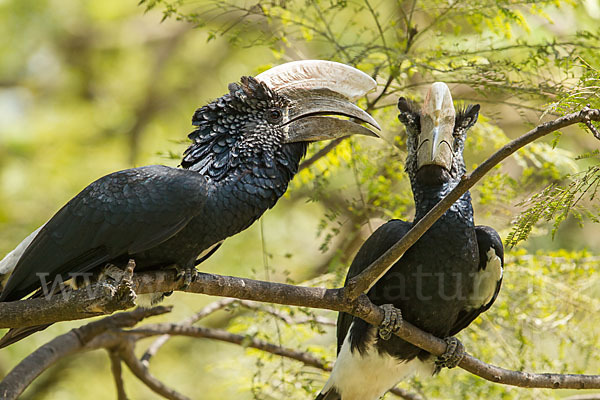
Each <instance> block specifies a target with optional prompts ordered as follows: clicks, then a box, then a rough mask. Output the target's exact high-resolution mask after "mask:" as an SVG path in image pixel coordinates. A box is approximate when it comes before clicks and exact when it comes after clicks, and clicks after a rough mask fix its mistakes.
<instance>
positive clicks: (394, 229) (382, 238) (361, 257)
mask: <svg viewBox="0 0 600 400" xmlns="http://www.w3.org/2000/svg"><path fill="white" fill-rule="evenodd" d="M411 227H412V224H411V223H409V222H405V221H401V220H399V219H393V220H391V221H389V222H387V223H385V224H383V225H382V226H380V227H379V229H377V230H376V231H375V232H373V234H372V235H371V236H369V238H368V239H367V240H366V241H365V243H364V244H363V245H362V247H361V248H360V250H358V253H357V254H356V257H354V260H353V261H352V264H351V265H350V269H349V270H348V275H346V282H345V283H344V284H346V283H347V282H348V280H349V279H352V278H353V277H355V276H356V275H358V274H360V273H361V272H362V271H363V270H364V269H366V268H367V267H368V266H369V265H370V264H371V263H372V262H373V261H375V260H376V259H378V258H379V257H380V256H381V255H382V254H383V253H385V252H386V251H387V250H388V249H389V248H390V247H392V246H393V245H394V244H396V243H397V242H398V241H399V240H400V239H402V237H404V235H406V233H407V232H408V231H409V230H410V228H411ZM353 320H354V316H352V315H350V314H346V313H343V312H341V313H339V315H338V322H337V351H338V353H339V352H340V349H341V348H342V344H343V343H344V339H345V338H346V335H347V334H348V329H350V325H351V324H352V321H353Z"/></svg>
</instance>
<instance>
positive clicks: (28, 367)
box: [0, 306, 171, 400]
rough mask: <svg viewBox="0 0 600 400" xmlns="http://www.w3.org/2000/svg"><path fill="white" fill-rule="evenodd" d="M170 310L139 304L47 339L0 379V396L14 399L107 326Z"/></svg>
mask: <svg viewBox="0 0 600 400" xmlns="http://www.w3.org/2000/svg"><path fill="white" fill-rule="evenodd" d="M169 311H171V307H163V306H160V307H155V308H151V309H144V308H138V309H136V310H134V311H132V312H128V313H120V314H115V315H112V316H110V317H106V318H103V319H101V320H100V321H94V322H90V323H89V324H87V325H84V326H82V327H79V328H76V329H72V330H70V331H69V332H67V333H65V334H64V335H60V336H58V337H56V338H54V339H52V340H51V341H50V342H48V343H46V344H45V345H43V346H42V347H40V348H39V349H37V350H36V351H34V352H33V353H31V354H30V355H28V356H27V357H26V358H25V359H24V360H23V361H21V362H20V363H19V364H18V365H17V366H16V367H15V368H13V369H12V371H10V372H9V373H8V375H6V377H4V379H3V380H2V381H1V382H0V397H1V398H2V399H5V400H11V399H16V398H18V397H19V395H20V394H21V393H22V392H23V390H25V388H27V386H29V385H30V384H31V382H32V381H33V380H34V379H35V378H37V377H38V376H39V375H40V374H41V373H42V372H43V371H45V370H46V369H48V368H49V367H50V366H51V365H52V364H54V363H56V362H57V361H59V360H60V359H62V358H64V357H67V356H69V355H71V354H74V353H77V352H80V351H84V350H92V348H87V349H84V348H85V346H86V345H87V344H88V343H89V342H90V341H92V339H94V338H95V337H96V336H98V335H100V334H102V333H104V332H106V331H107V330H109V329H116V328H122V327H132V326H135V325H136V324H137V323H138V322H140V321H141V320H142V319H144V318H148V317H151V316H154V315H160V314H164V313H167V312H169Z"/></svg>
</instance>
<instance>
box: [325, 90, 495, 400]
mask: <svg viewBox="0 0 600 400" xmlns="http://www.w3.org/2000/svg"><path fill="white" fill-rule="evenodd" d="M436 85H440V84H436ZM441 85H443V84H441ZM443 86H444V87H445V88H446V89H447V87H446V86H445V85H443ZM436 90H442V87H441V86H438V87H437V88H436ZM442 92H444V91H442ZM442 92H439V93H442ZM447 96H448V97H449V91H447ZM438 97H439V99H438V109H437V113H436V115H438V117H437V118H438V120H437V122H436V123H434V125H435V127H436V128H435V129H437V131H436V132H434V134H433V135H431V136H427V135H426V132H423V131H422V128H423V127H424V126H426V125H427V124H425V123H423V118H434V119H435V118H436V117H435V116H433V115H427V113H426V109H425V108H424V111H423V112H421V111H418V110H417V109H416V108H415V107H414V105H412V104H411V103H410V102H408V101H407V100H405V99H403V98H402V99H400V100H399V103H398V107H399V110H400V115H399V119H400V121H401V122H402V123H403V124H404V125H405V126H406V129H407V133H408V136H407V147H408V155H407V160H406V171H407V173H408V175H409V177H410V182H411V187H412V191H413V195H414V200H415V218H414V221H413V222H412V223H410V222H406V221H401V220H392V221H389V222H387V223H386V224H384V225H383V226H381V227H380V228H379V229H377V230H376V231H375V232H374V233H373V234H372V235H371V236H370V237H369V238H368V239H367V241H366V242H365V243H364V245H363V246H362V247H361V249H360V250H359V252H358V254H357V255H356V257H355V259H354V261H353V262H352V264H351V266H350V269H349V271H348V275H347V278H346V279H347V280H348V279H350V278H352V277H354V276H356V275H358V274H359V273H360V272H361V271H363V270H364V269H365V268H366V267H367V266H369V264H371V263H372V262H373V261H375V260H376V259H377V258H378V257H379V256H381V255H382V254H383V253H384V252H385V251H387V250H388V249H389V248H390V247H391V246H393V245H394V244H395V243H396V242H398V241H399V240H400V239H401V238H402V237H403V236H404V235H405V234H406V233H407V232H408V231H409V230H410V228H411V227H412V226H413V225H414V224H415V223H416V222H417V221H418V220H420V219H421V218H423V217H424V216H425V214H426V213H427V212H428V211H429V210H430V209H431V208H432V207H433V206H435V205H436V204H437V203H438V202H439V201H440V200H441V199H442V198H443V197H444V196H446V195H447V194H448V193H449V192H450V191H451V190H452V189H453V188H454V187H455V186H456V185H457V184H458V183H459V181H460V177H461V176H462V175H463V174H464V173H465V171H466V169H465V163H464V161H463V157H462V152H463V148H464V140H465V138H466V131H467V130H468V129H469V128H470V127H471V126H472V125H473V124H474V123H475V122H476V120H477V116H478V111H479V106H478V105H471V106H468V107H466V108H465V109H463V110H460V111H459V112H458V113H457V114H456V115H455V116H454V115H452V114H454V109H453V107H452V111H451V112H450V111H449V112H448V115H446V116H447V117H449V116H453V117H454V118H452V119H449V121H446V124H447V125H449V127H448V126H446V127H444V122H443V118H444V115H443V111H442V112H441V113H440V110H441V109H442V108H441V107H440V105H441V104H442V102H441V97H440V96H438ZM434 100H435V99H434ZM444 101H445V102H447V101H448V100H447V99H445V100H444ZM449 101H450V104H449V105H448V107H450V106H451V105H452V104H451V97H450V100H449ZM426 105H427V100H426ZM444 129H445V130H446V132H445V133H444ZM431 142H436V143H438V144H437V145H433V143H431ZM431 145H433V147H434V150H433V152H432V153H430V154H428V155H427V157H425V156H423V155H422V154H420V153H421V152H425V153H426V152H427V151H428V150H423V149H422V148H423V147H426V146H431ZM436 146H437V148H441V147H442V146H447V147H448V149H451V151H448V152H447V154H446V156H444V157H438V155H439V154H440V152H441V151H444V150H438V151H437V152H436V150H435V148H436ZM442 159H445V160H442ZM502 267H503V249H502V242H501V240H500V237H499V236H498V234H497V233H496V232H495V231H494V230H493V229H492V228H490V227H486V226H475V225H474V220H473V208H472V206H471V197H470V194H469V193H468V192H467V193H465V194H464V195H463V196H462V197H461V198H460V199H459V200H458V201H457V202H456V203H454V204H453V205H452V207H451V208H450V209H449V210H448V211H447V212H446V213H445V214H444V215H443V216H442V217H441V218H440V219H439V220H438V221H436V222H435V223H434V224H433V226H432V227H431V228H430V229H429V230H428V231H427V232H426V233H425V234H424V235H423V236H422V237H421V238H420V239H419V240H418V241H417V242H416V243H415V244H414V245H413V246H412V247H411V248H410V249H409V250H408V251H407V252H406V253H405V254H404V255H403V256H402V258H401V259H400V260H399V261H398V262H397V263H396V264H395V265H394V266H392V268H391V269H390V270H389V271H388V272H387V273H386V274H385V275H384V276H383V277H381V279H380V280H379V281H378V282H377V283H376V284H375V285H374V286H373V287H372V288H371V289H370V290H369V292H368V293H367V295H368V297H369V298H370V300H371V301H372V302H373V303H375V304H377V305H384V304H391V305H393V306H394V307H395V308H397V309H399V310H400V311H401V313H402V318H404V319H405V320H406V321H409V322H411V323H412V324H414V325H416V326H417V327H419V328H421V329H423V330H424V331H426V332H429V333H431V334H433V335H435V336H437V337H440V338H446V337H448V336H452V335H455V334H456V333H458V332H459V331H460V330H462V329H464V328H465V327H467V326H468V325H469V324H470V323H471V322H472V321H473V320H474V319H475V318H477V316H478V315H479V314H480V313H482V312H484V311H485V310H487V309H489V307H490V306H491V305H492V303H493V302H494V300H495V299H496V297H497V295H498V292H499V290H500V285H501V279H502ZM337 339H338V346H337V350H338V360H337V361H336V365H335V366H334V369H333V371H332V375H331V378H330V379H329V381H328V382H327V384H326V385H325V388H324V389H323V390H322V391H321V393H320V394H319V396H318V397H317V399H321V400H335V399H341V400H355V399H356V400H358V399H360V400H375V399H378V398H379V397H380V396H382V395H383V394H384V393H385V392H386V391H388V390H389V389H391V388H392V387H393V386H395V384H396V383H398V382H399V381H400V380H402V379H404V378H405V377H407V376H408V375H410V374H411V373H413V372H414V371H416V370H421V371H422V370H423V369H425V371H426V373H433V372H435V371H436V370H438V369H439V368H436V365H435V364H434V363H433V360H432V359H431V355H430V354H429V353H427V352H426V351H424V350H421V349H419V348H418V347H416V346H413V345H412V344H410V343H408V342H406V341H404V340H402V339H401V338H399V337H397V336H394V335H392V336H391V337H390V338H389V339H384V338H382V337H380V336H378V334H377V328H376V327H374V326H371V325H369V324H368V323H366V322H365V321H363V320H361V319H359V318H356V317H353V316H352V315H350V314H346V313H340V315H339V317H338V325H337ZM357 371H362V372H357ZM357 382H360V383H357Z"/></svg>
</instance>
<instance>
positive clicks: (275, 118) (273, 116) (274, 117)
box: [267, 108, 283, 122]
mask: <svg viewBox="0 0 600 400" xmlns="http://www.w3.org/2000/svg"><path fill="white" fill-rule="evenodd" d="M281 118H283V113H282V112H281V110H279V109H277V108H273V109H271V110H269V111H267V120H268V121H269V122H279V121H281Z"/></svg>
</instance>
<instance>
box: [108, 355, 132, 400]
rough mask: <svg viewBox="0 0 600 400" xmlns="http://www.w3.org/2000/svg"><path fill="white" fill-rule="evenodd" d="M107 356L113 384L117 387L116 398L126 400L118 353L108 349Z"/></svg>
mask: <svg viewBox="0 0 600 400" xmlns="http://www.w3.org/2000/svg"><path fill="white" fill-rule="evenodd" d="M108 356H109V358H110V369H111V371H112V374H113V377H114V378H115V386H116V388H117V400H128V398H127V393H126V392H125V385H124V384H123V369H122V368H121V357H120V356H119V353H118V352H117V351H116V350H114V349H108Z"/></svg>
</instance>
